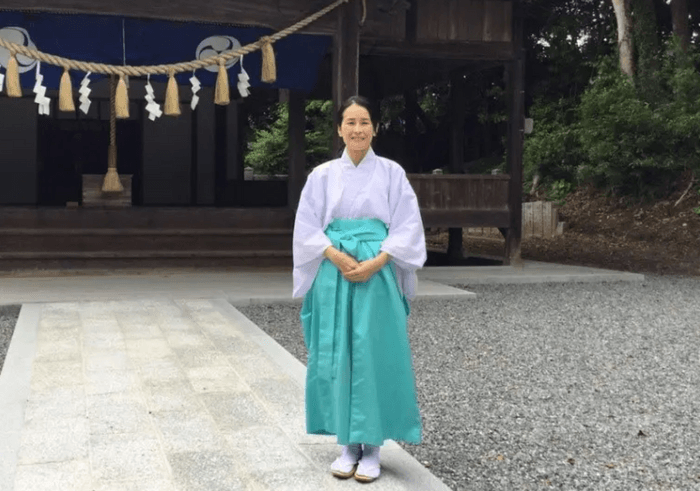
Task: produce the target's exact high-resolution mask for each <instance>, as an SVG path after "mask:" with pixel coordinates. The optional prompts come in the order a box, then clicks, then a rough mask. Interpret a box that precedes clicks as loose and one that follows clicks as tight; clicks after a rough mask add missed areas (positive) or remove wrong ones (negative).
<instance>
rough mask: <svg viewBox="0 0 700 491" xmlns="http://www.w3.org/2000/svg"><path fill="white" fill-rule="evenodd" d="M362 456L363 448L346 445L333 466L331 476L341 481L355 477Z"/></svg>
mask: <svg viewBox="0 0 700 491" xmlns="http://www.w3.org/2000/svg"><path fill="white" fill-rule="evenodd" d="M361 456H362V446H360V445H345V446H344V447H343V452H342V453H341V455H340V457H338V458H337V459H335V460H334V461H333V463H332V464H331V474H333V475H334V476H335V477H337V478H339V479H348V478H350V477H352V476H353V475H355V471H356V470H357V467H358V465H357V462H358V461H359V460H360V457H361Z"/></svg>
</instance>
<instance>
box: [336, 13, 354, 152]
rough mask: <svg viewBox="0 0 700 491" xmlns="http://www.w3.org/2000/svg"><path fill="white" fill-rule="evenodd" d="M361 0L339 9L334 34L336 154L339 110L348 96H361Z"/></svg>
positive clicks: (338, 147) (339, 143)
mask: <svg viewBox="0 0 700 491" xmlns="http://www.w3.org/2000/svg"><path fill="white" fill-rule="evenodd" d="M360 8H361V3H360V2H350V3H347V4H345V5H343V6H341V7H339V8H338V10H337V16H338V18H337V20H338V29H337V31H336V33H335V36H334V37H333V107H334V109H335V110H334V111H333V122H334V125H333V155H334V156H335V155H337V154H338V151H339V150H340V148H341V144H342V140H341V139H340V137H339V136H338V132H337V131H335V129H336V128H337V127H338V125H339V124H340V121H338V120H337V119H338V118H337V109H338V108H339V107H340V106H341V105H342V103H343V101H345V100H346V99H347V98H348V97H351V96H353V95H357V93H358V90H359V81H360V74H359V72H360V19H361V17H360V15H361V14H360Z"/></svg>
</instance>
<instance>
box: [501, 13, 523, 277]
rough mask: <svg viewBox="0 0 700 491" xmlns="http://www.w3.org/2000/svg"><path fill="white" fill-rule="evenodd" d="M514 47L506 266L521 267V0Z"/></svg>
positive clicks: (509, 72) (510, 82) (509, 82)
mask: <svg viewBox="0 0 700 491" xmlns="http://www.w3.org/2000/svg"><path fill="white" fill-rule="evenodd" d="M514 2H515V3H514V5H513V45H514V49H515V53H516V55H517V56H516V58H515V59H514V60H513V61H510V62H508V63H507V64H506V79H507V87H508V94H509V113H510V118H509V121H508V155H507V159H508V174H510V187H509V190H508V209H509V210H510V224H509V226H508V232H507V233H506V248H505V258H504V261H503V264H505V265H508V264H510V265H513V266H522V256H521V241H522V221H523V203H522V199H523V197H522V194H523V189H522V188H523V137H524V132H523V130H524V128H523V126H524V124H525V97H524V94H525V53H524V49H523V13H522V0H514Z"/></svg>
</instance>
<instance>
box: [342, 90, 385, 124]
mask: <svg viewBox="0 0 700 491" xmlns="http://www.w3.org/2000/svg"><path fill="white" fill-rule="evenodd" d="M353 104H357V105H358V106H362V107H364V108H365V109H367V112H368V113H369V118H370V119H371V120H372V126H376V125H377V123H378V122H379V120H378V119H377V117H376V116H377V115H376V114H375V111H374V107H373V106H372V103H371V102H370V100H369V99H367V98H366V97H362V96H361V95H354V96H352V97H348V98H347V99H346V100H345V102H343V103H342V104H341V105H340V107H339V108H338V124H339V125H340V124H341V123H342V122H343V114H344V113H345V110H346V109H347V108H349V107H350V106H352V105H353Z"/></svg>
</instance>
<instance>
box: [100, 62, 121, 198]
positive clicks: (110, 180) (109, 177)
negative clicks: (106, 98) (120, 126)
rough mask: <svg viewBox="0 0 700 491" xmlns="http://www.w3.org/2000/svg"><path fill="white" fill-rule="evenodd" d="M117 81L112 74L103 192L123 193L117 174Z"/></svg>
mask: <svg viewBox="0 0 700 491" xmlns="http://www.w3.org/2000/svg"><path fill="white" fill-rule="evenodd" d="M116 92H117V83H116V80H115V77H114V76H112V84H111V90H110V102H111V104H110V106H111V111H110V117H109V153H108V155H107V174H106V175H105V180H104V183H103V184H102V192H103V193H121V192H122V191H124V186H122V183H121V180H120V179H119V174H117V113H116Z"/></svg>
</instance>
